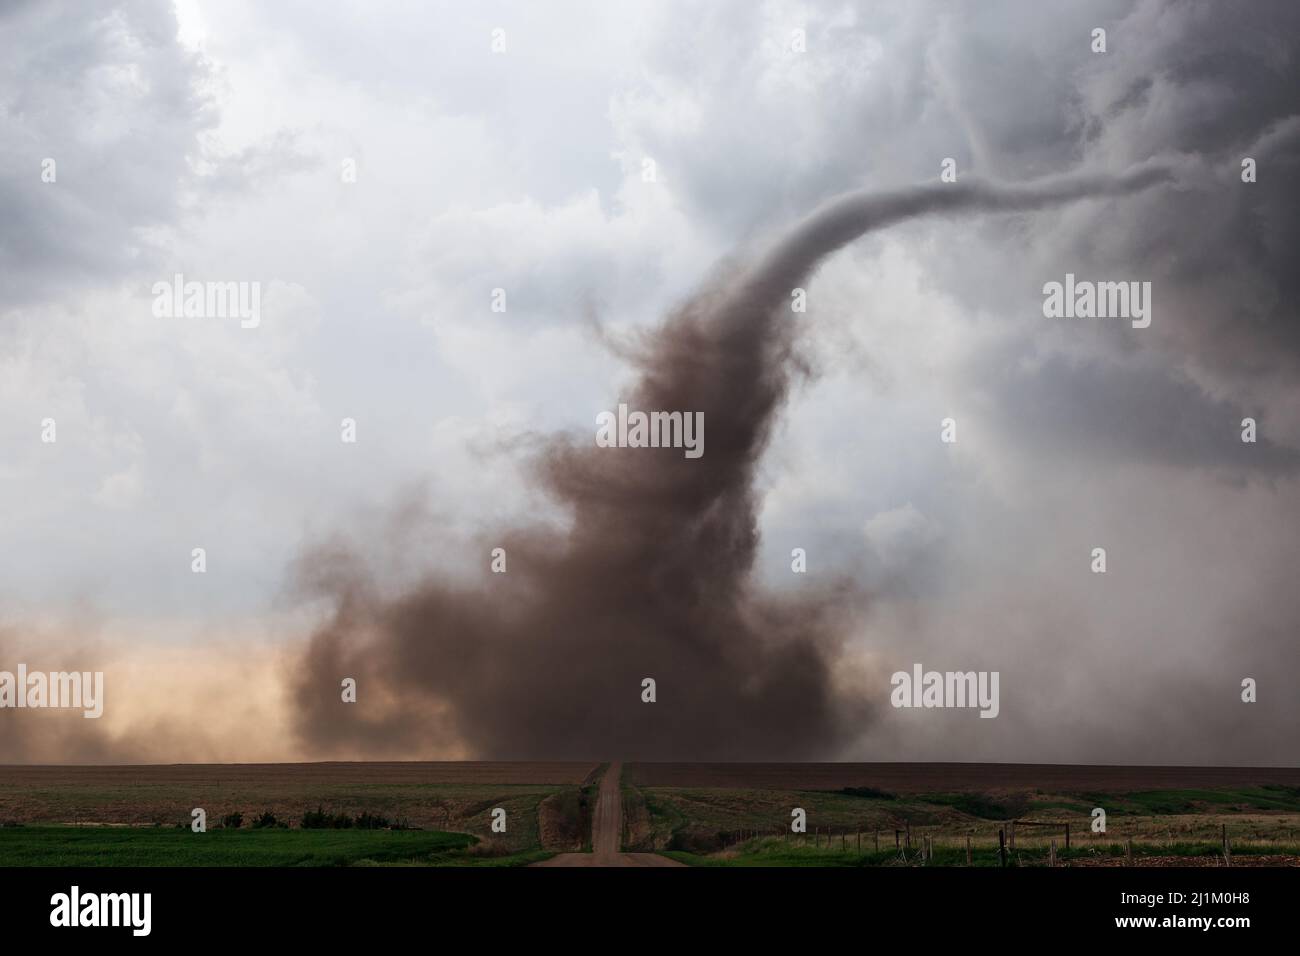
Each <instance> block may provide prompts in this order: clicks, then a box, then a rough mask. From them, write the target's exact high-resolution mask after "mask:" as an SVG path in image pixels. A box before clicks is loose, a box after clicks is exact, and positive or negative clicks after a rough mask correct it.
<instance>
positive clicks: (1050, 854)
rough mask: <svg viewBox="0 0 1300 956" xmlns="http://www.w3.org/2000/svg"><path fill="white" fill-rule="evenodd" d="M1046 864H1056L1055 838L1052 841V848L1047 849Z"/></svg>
mask: <svg viewBox="0 0 1300 956" xmlns="http://www.w3.org/2000/svg"><path fill="white" fill-rule="evenodd" d="M1047 865H1048V866H1056V841H1055V840H1053V841H1052V848H1051V850H1050V851H1048V857H1047Z"/></svg>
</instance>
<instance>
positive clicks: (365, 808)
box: [0, 761, 599, 849]
mask: <svg viewBox="0 0 1300 956" xmlns="http://www.w3.org/2000/svg"><path fill="white" fill-rule="evenodd" d="M598 769H599V765H598V764H595V763H549V762H547V763H542V762H522V761H521V762H496V763H483V762H479V763H414V762H413V763H310V764H216V765H213V764H179V765H172V766H99V767H84V766H83V767H48V766H40V767H38V766H5V767H0V822H11V821H12V822H19V823H74V822H75V823H87V824H127V825H148V824H161V825H172V824H176V823H182V822H186V821H188V820H189V819H190V810H191V809H192V808H193V807H203V808H205V809H206V810H207V811H208V818H209V826H212V825H214V824H215V823H216V822H217V821H218V820H219V819H220V818H221V816H222V815H224V814H226V813H230V812H232V811H235V810H239V811H241V812H243V813H244V816H245V826H248V825H250V823H251V819H252V817H255V816H256V815H258V814H260V813H262V812H263V811H269V812H271V813H273V814H274V815H275V816H276V817H277V818H278V819H280V820H297V819H299V818H300V817H301V815H302V813H303V812H304V811H305V810H308V809H313V808H315V807H316V806H322V807H324V808H326V809H327V810H330V811H331V812H344V813H347V814H349V815H355V814H358V813H361V812H370V813H378V814H381V815H383V816H386V817H388V818H389V819H391V820H395V821H404V822H406V823H409V824H411V825H413V826H418V827H424V828H426V829H448V830H460V831H464V832H469V833H475V834H478V835H480V836H483V837H484V838H486V839H489V840H492V841H493V842H494V843H495V842H500V843H502V844H504V845H506V846H508V847H509V848H512V849H520V848H527V847H529V846H533V845H539V844H540V845H543V846H549V845H550V844H548V843H547V842H546V841H547V840H548V839H553V840H554V841H555V848H557V849H570V848H571V847H572V846H573V845H574V844H575V843H577V844H579V845H580V843H581V840H582V837H581V835H580V833H579V831H581V833H585V824H584V823H583V822H582V821H580V820H578V819H577V817H578V813H579V806H578V799H579V798H578V787H579V785H581V784H583V783H584V782H585V781H586V780H588V779H589V778H592V777H594V775H595V773H596V771H597V770H598ZM559 793H567V794H569V795H570V797H571V799H569V800H567V801H562V800H552V799H549V798H551V797H552V796H553V795H555V794H559ZM548 800H549V802H548V803H547V806H546V810H545V812H543V811H542V810H541V807H540V804H541V803H543V802H546V801H548ZM495 806H501V807H503V808H505V809H506V811H507V813H508V818H509V820H510V821H511V826H510V830H509V836H508V837H506V838H504V839H501V838H499V837H497V836H495V835H494V834H491V833H490V832H489V813H490V811H491V809H492V808H493V807H495ZM570 811H571V812H570ZM569 816H573V817H574V819H572V820H570V819H568V817H569ZM543 826H545V828H546V832H539V831H540V830H541V827H543ZM570 831H572V832H570Z"/></svg>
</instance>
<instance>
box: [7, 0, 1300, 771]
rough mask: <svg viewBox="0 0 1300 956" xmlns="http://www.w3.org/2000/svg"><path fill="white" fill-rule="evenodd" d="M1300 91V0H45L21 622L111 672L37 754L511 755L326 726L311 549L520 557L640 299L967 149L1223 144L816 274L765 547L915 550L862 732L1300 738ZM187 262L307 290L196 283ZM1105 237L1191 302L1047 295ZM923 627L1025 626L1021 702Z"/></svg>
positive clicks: (1122, 163) (23, 380) (28, 93)
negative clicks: (231, 308)
mask: <svg viewBox="0 0 1300 956" xmlns="http://www.w3.org/2000/svg"><path fill="white" fill-rule="evenodd" d="M1098 27H1101V28H1104V29H1105V30H1106V47H1107V48H1106V52H1104V53H1097V52H1093V49H1092V46H1093V42H1094V41H1093V37H1092V32H1093V30H1094V29H1095V28H1098ZM494 31H500V32H499V33H495V34H494ZM796 31H803V34H802V35H803V36H804V37H806V41H804V42H803V43H802V46H803V49H799V48H798V47H800V46H801V43H800V41H799V37H798V35H797V34H796ZM494 38H495V41H496V42H497V45H498V46H500V45H501V44H502V43H503V44H504V49H501V50H494V49H493V44H494ZM1297 90H1300V6H1297V5H1296V4H1294V3H1292V2H1288V0H1278V2H1273V3H1269V2H1257V3H1249V4H1246V3H1242V4H1232V3H1209V2H1203V3H1202V2H1190V0H1188V2H1172V0H1171V2H1096V3H1089V4H1078V3H1067V2H1033V0H1022V2H1007V3H996V2H993V3H979V4H974V3H971V4H955V3H946V2H908V3H906V4H904V3H830V2H828V3H785V2H763V3H754V2H749V0H743V2H742V0H737V2H714V3H707V4H704V3H698V4H690V3H671V2H644V3H634V2H619V3H599V2H592V3H554V4H552V3H547V4H540V3H531V2H516V3H506V2H503V3H468V2H459V3H443V4H422V3H421V4H417V3H396V2H394V3H385V2H372V0H367V2H364V3H361V2H359V3H337V4H330V5H328V6H327V7H322V5H320V4H316V3H306V2H289V0H284V2H276V3H273V4H272V3H262V4H258V3H244V2H222V3H196V2H177V3H175V4H171V3H167V2H163V0H154V2H134V3H132V2H127V3H118V4H106V5H102V6H95V7H93V8H92V7H88V6H87V5H85V4H80V3H75V2H66V3H63V2H40V3H37V2H21V0H19V2H12V0H11V2H7V3H4V4H0V669H10V670H12V669H14V668H15V667H16V665H17V663H18V662H20V661H22V662H25V663H27V664H28V665H29V666H30V667H32V668H47V669H53V668H56V667H69V668H76V669H82V670H94V669H103V670H104V671H105V672H106V681H107V685H108V686H107V701H106V707H105V717H104V718H103V720H101V721H85V720H82V719H81V718H80V717H79V716H78V717H77V718H76V719H75V720H73V719H72V717H71V715H67V714H31V713H28V714H23V715H16V714H14V713H13V712H12V711H3V712H0V727H2V722H6V721H14V722H13V723H12V725H11V726H12V727H13V728H17V732H14V733H7V732H6V733H0V760H2V759H10V760H17V761H27V762H45V761H50V762H53V761H62V760H140V759H150V760H153V759H157V760H232V759H248V760H261V759H309V758H312V757H319V756H331V757H334V756H356V757H366V756H386V757H391V756H405V757H412V758H415V757H437V756H475V755H477V754H475V753H474V751H473V748H472V746H470V745H469V744H468V743H467V742H466V741H464V740H460V741H456V740H448V739H446V738H445V737H438V738H431V739H429V740H427V741H415V742H403V743H401V744H400V746H399V745H396V744H395V745H394V746H395V747H396V749H395V750H389V751H383V752H376V751H374V750H372V749H365V748H361V747H359V746H353V745H352V744H350V743H348V742H346V741H345V742H343V743H341V744H339V745H338V746H333V747H332V746H327V745H325V744H322V742H321V741H320V740H315V739H308V737H309V735H306V736H304V735H302V734H301V733H300V732H299V730H296V729H295V727H296V723H295V716H294V714H293V713H292V711H293V707H294V703H293V699H292V696H291V695H290V694H289V692H288V691H287V690H286V688H287V687H291V686H293V684H294V681H295V679H296V677H295V674H296V671H295V669H296V668H297V667H298V666H299V659H300V654H301V647H302V645H303V642H304V641H305V639H306V638H307V636H308V635H309V634H310V633H311V632H312V630H313V628H314V627H315V626H316V625H317V624H318V623H319V622H320V621H321V620H323V619H325V618H327V617H328V615H329V613H330V607H329V606H328V605H329V602H328V601H322V600H321V598H320V597H319V595H317V594H314V593H312V592H310V591H308V590H304V589H303V588H302V587H300V586H299V585H298V583H297V582H299V581H301V580H302V579H303V578H304V576H306V577H310V576H311V573H312V570H313V569H312V568H310V567H307V568H304V562H308V563H310V562H311V561H315V560H318V556H319V554H320V553H321V547H322V545H323V544H325V545H329V544H330V543H332V542H342V543H346V547H347V548H349V549H351V550H352V551H353V552H355V553H358V554H361V555H364V556H365V559H366V560H368V561H370V562H372V563H373V565H374V566H375V567H377V568H380V569H382V579H383V580H382V588H383V589H384V590H385V591H391V592H393V593H399V592H400V591H401V589H402V588H403V587H404V586H406V585H408V584H410V583H411V582H414V581H417V580H419V579H421V578H423V577H425V576H427V575H439V576H444V577H446V578H448V579H451V580H469V579H474V578H476V577H478V576H480V574H481V572H482V571H484V570H486V566H487V560H488V559H487V556H486V554H485V553H484V552H483V550H482V549H481V548H480V546H479V540H478V535H479V532H480V530H481V529H483V528H485V527H497V526H503V525H509V524H511V523H512V522H527V521H535V520H537V519H538V517H539V516H542V517H543V518H544V519H545V520H553V521H554V522H556V523H557V524H562V523H563V521H564V517H565V516H564V513H563V509H562V508H560V507H558V506H557V505H556V504H555V503H554V502H553V501H550V500H548V498H547V497H546V496H545V495H544V494H543V493H542V492H541V491H540V490H539V489H538V487H537V486H536V485H535V483H533V482H530V481H529V480H528V475H527V469H526V467H525V455H524V454H523V451H522V450H524V449H527V448H529V447H530V446H531V445H532V444H533V443H535V441H536V440H537V438H538V436H544V435H548V434H552V433H555V432H563V433H570V434H572V435H574V436H576V437H575V440H580V441H590V440H591V433H592V431H593V426H594V421H595V416H596V414H597V413H599V412H600V411H602V410H605V409H611V408H614V407H615V406H616V405H617V403H618V402H619V401H620V397H621V395H622V394H623V392H624V390H625V389H626V387H627V385H628V383H629V382H630V381H631V379H632V374H633V373H632V369H631V367H630V365H629V364H628V363H627V361H626V356H625V354H624V352H623V350H621V349H620V347H619V343H625V342H626V341H627V339H628V337H629V336H631V335H633V334H634V333H636V332H638V331H649V330H652V329H653V328H654V327H655V326H656V324H657V322H658V321H659V320H660V319H661V318H662V317H663V316H664V315H665V314H666V313H667V312H668V311H669V310H670V309H671V308H672V307H673V306H674V305H676V304H677V303H679V302H681V301H682V300H683V298H684V297H685V296H687V295H688V294H689V293H690V292H691V290H692V289H694V288H696V287H697V286H698V285H699V283H701V282H702V281H703V280H704V279H705V278H706V277H707V276H708V275H709V274H710V272H711V270H712V269H713V268H714V266H715V265H716V264H717V263H718V261H719V260H721V259H723V258H724V257H727V256H731V255H736V256H738V257H740V258H741V259H742V260H743V259H744V257H745V256H746V255H747V254H748V253H749V251H750V250H752V249H754V248H756V247H759V246H761V244H762V243H763V242H764V241H765V240H767V239H768V238H770V237H771V236H772V235H774V234H775V233H776V232H777V231H778V230H780V229H781V228H782V227H783V226H785V225H787V224H789V223H790V222H791V221H793V220H796V219H798V218H799V217H801V216H802V215H804V214H806V213H807V212H808V211H810V210H811V209H812V208H814V207H815V206H817V205H818V204H820V203H821V202H823V201H825V200H827V199H829V198H831V197H833V196H835V195H837V194H839V193H842V192H844V191H846V190H850V189H856V188H863V187H878V188H892V187H898V186H903V185H908V184H913V183H925V182H932V183H934V184H935V187H936V188H942V184H941V183H940V181H939V178H940V170H941V163H942V161H943V160H944V159H945V158H952V159H955V161H956V169H957V171H958V176H959V179H960V178H961V177H965V176H979V177H982V178H987V179H993V180H999V181H1005V182H1008V183H1015V182H1021V181H1025V180H1028V179H1032V178H1036V177H1039V176H1051V175H1059V174H1065V173H1069V172H1072V171H1077V170H1084V171H1104V172H1122V171H1123V170H1125V169H1127V168H1129V167H1130V166H1132V165H1133V164H1136V163H1141V162H1146V161H1151V160H1157V161H1161V162H1165V163H1168V164H1170V165H1171V166H1173V167H1175V168H1176V169H1178V170H1179V178H1178V185H1177V187H1176V188H1172V189H1162V190H1157V191H1152V192H1150V193H1143V194H1140V195H1135V196H1128V197H1121V198H1111V199H1105V200H1095V201H1089V202H1084V203H1079V204H1074V205H1070V206H1068V207H1063V208H1060V209H1054V210H1050V211H1046V212H1034V213H1025V214H1018V215H1014V216H1006V215H1002V216H994V217H986V218H971V219H965V220H962V221H952V220H946V219H945V220H919V221H917V222H914V223H910V224H904V225H901V226H899V227H897V228H894V229H891V230H889V231H886V232H883V233H880V234H877V235H874V236H872V237H869V238H867V239H864V240H862V241H861V242H858V243H855V244H853V245H852V246H850V247H848V248H846V249H844V250H842V251H840V252H839V253H837V254H836V255H834V256H833V257H832V258H831V259H830V260H829V261H828V262H826V263H825V265H824V267H823V268H822V269H821V270H820V271H819V272H818V273H817V274H816V277H815V279H814V280H813V282H812V283H811V285H810V286H809V289H808V311H807V312H806V313H804V314H792V315H791V316H790V317H789V321H791V322H795V323H798V325H799V326H800V328H799V347H800V354H801V357H802V358H803V359H804V360H805V361H806V363H807V366H808V374H807V375H805V376H801V377H800V379H799V381H798V382H797V384H796V387H795V388H794V391H793V393H792V395H791V397H790V400H789V402H788V404H787V405H786V407H785V408H784V409H783V411H782V414H781V416H780V420H779V423H778V425H777V428H776V431H775V433H774V435H773V438H772V441H771V444H770V446H769V447H768V449H767V451H766V454H765V456H764V458H763V461H762V465H761V468H760V471H759V475H758V479H757V493H758V495H759V500H760V507H759V521H758V532H759V534H760V536H761V537H760V539H759V540H760V544H759V550H758V557H757V562H756V566H755V568H754V572H753V577H754V581H755V586H757V587H762V588H764V589H767V590H770V591H771V592H773V593H776V594H783V593H787V592H790V591H798V590H799V589H801V588H805V587H808V586H809V582H810V581H811V582H813V583H814V584H816V583H820V584H823V585H829V584H833V583H834V582H835V581H838V580H847V581H851V582H852V585H853V588H854V589H855V591H857V592H859V593H860V594H861V595H863V596H865V600H863V601H861V602H855V612H854V624H853V629H852V633H850V634H847V635H846V643H845V646H844V648H843V656H842V658H841V659H840V661H839V662H838V664H837V667H836V680H837V681H838V682H840V683H842V684H843V685H844V687H845V693H847V694H849V695H855V694H860V695H861V698H862V699H863V700H864V701H865V702H866V703H867V704H868V705H869V707H875V705H877V704H878V705H880V706H879V707H878V708H876V709H875V711H874V716H872V717H871V719H870V720H864V721H863V723H862V726H861V732H860V733H859V734H855V735H854V737H853V739H852V740H850V741H848V742H846V743H844V744H843V745H837V750H836V752H835V753H834V754H831V756H836V757H839V758H843V759H864V760H913V759H914V760H936V759H938V760H994V761H1046V762H1055V763H1067V762H1096V763H1222V764H1245V763H1254V764H1295V763H1296V762H1297V760H1298V759H1300V734H1298V733H1297V730H1300V694H1297V692H1296V688H1297V677H1298V676H1300V589H1297V588H1296V586H1295V575H1296V568H1297V567H1300V536H1297V534H1296V527H1297V518H1300V480H1298V479H1300V322H1298V320H1300V316H1298V315H1297V309H1298V307H1300V270H1297V268H1296V261H1297V254H1298V253H1300V234H1298V229H1300V227H1298V226H1297V222H1298V221H1300V220H1298V218H1297V216H1296V210H1297V209H1298V208H1300V188H1298V187H1297V182H1298V177H1300V104H1298V103H1297V99H1296V95H1295V94H1296V91H1297ZM1245 157H1251V158H1253V159H1254V160H1255V161H1256V164H1257V181H1256V182H1253V183H1244V182H1242V177H1241V164H1242V160H1243V158H1245ZM46 159H53V160H54V161H55V167H54V168H55V169H56V176H55V179H54V181H53V182H46V181H43V176H42V173H43V169H44V167H43V161H44V160H46ZM647 160H650V161H652V162H653V164H654V171H655V176H654V179H653V181H650V182H647V181H645V177H644V175H643V174H644V170H645V169H646V161H647ZM345 161H352V162H353V163H354V164H355V170H356V176H355V182H347V181H344V180H345V177H344V176H343V175H341V173H342V170H343V165H344V163H345ZM176 273H183V274H184V275H185V277H186V278H187V279H197V280H212V281H223V282H224V281H237V282H258V283H260V288H261V296H262V299H261V321H260V325H258V326H257V327H256V328H242V327H241V324H240V322H239V320H238V319H237V318H220V317H206V318H183V317H172V318H160V317H158V316H156V315H155V314H154V309H153V299H154V296H153V294H152V292H151V289H152V287H153V285H154V283H156V282H159V281H160V280H161V281H170V279H171V277H172V276H173V275H174V274H176ZM1066 273H1073V274H1075V275H1076V276H1078V277H1079V278H1081V279H1095V280H1125V281H1127V280H1138V281H1146V282H1150V283H1151V284H1152V290H1153V291H1152V307H1153V311H1152V322H1151V325H1150V327H1149V328H1145V329H1140V328H1134V327H1132V325H1131V324H1130V323H1129V322H1128V321H1125V320H1116V319H1049V318H1045V317H1044V314H1043V310H1042V302H1043V295H1042V287H1043V284H1044V283H1046V282H1049V281H1063V280H1064V277H1065V275H1066ZM494 289H504V290H506V294H507V303H508V305H507V308H506V311H504V312H494V311H493V309H492V292H493V290H494ZM949 417H951V418H953V419H955V420H956V422H957V442H956V443H955V444H945V443H943V442H941V441H940V440H939V439H940V422H941V420H942V419H944V418H949ZM1245 417H1252V418H1254V419H1256V420H1257V422H1258V441H1257V442H1255V443H1253V444H1245V443H1243V442H1242V441H1241V422H1242V419H1243V418H1245ZM344 418H352V419H354V420H355V422H356V434H357V441H356V442H355V443H354V444H350V443H345V442H343V441H341V440H340V422H341V420H342V419H344ZM45 419H54V420H55V422H56V423H57V441H56V442H53V443H50V442H44V441H42V422H43V420H45ZM707 454H708V452H707V451H706V455H707ZM340 546H343V545H340ZM196 547H202V548H204V549H206V554H207V571H206V573H204V574H194V573H192V570H191V551H192V549H194V548H196ZM794 547H802V548H805V549H806V550H807V553H808V574H807V576H806V577H800V576H798V575H794V574H792V573H791V570H790V552H791V549H792V548H794ZM1097 547H1104V548H1105V549H1106V552H1107V565H1108V567H1107V572H1106V573H1105V574H1095V573H1093V572H1092V570H1091V567H1090V565H1091V563H1092V550H1093V549H1094V548H1097ZM362 626H363V627H364V625H362ZM914 662H920V663H922V664H924V665H925V666H926V667H927V668H933V669H938V670H972V669H974V670H996V671H999V672H1000V673H1001V708H1000V710H1001V712H1000V714H999V717H998V718H997V719H995V720H980V719H971V718H973V717H974V716H975V715H974V714H973V713H971V712H969V711H965V712H962V711H950V712H913V711H908V710H893V709H891V708H889V707H888V706H887V705H885V702H886V701H887V698H888V693H889V689H890V688H889V684H888V675H889V674H890V673H891V672H893V671H895V670H899V669H910V668H911V665H912V664H913V663H914ZM1244 678H1254V679H1256V680H1257V681H1258V702H1256V703H1253V704H1246V703H1243V702H1242V701H1241V683H1242V680H1243V679H1244ZM661 706H670V704H668V703H664V704H663V705H661ZM19 717H21V718H22V722H21V723H18V722H17V719H18V718H19ZM65 718H67V719H65ZM548 755H549V754H539V755H538V756H548ZM594 756H602V757H603V758H605V759H611V758H613V759H617V758H619V757H622V756H624V755H621V754H610V755H594ZM808 756H809V758H812V757H814V756H818V757H820V756H827V754H826V753H825V747H824V746H822V744H821V743H820V742H818V741H810V742H809V748H808Z"/></svg>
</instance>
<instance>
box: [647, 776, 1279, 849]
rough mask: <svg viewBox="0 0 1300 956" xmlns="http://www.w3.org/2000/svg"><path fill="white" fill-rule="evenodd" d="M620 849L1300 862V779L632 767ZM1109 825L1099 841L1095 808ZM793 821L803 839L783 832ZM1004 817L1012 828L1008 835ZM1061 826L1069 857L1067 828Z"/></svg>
mask: <svg viewBox="0 0 1300 956" xmlns="http://www.w3.org/2000/svg"><path fill="white" fill-rule="evenodd" d="M623 780H624V788H625V794H624V805H625V807H626V810H625V827H626V832H625V841H626V843H627V845H628V847H629V849H636V850H642V851H650V850H656V851H660V852H666V853H667V854H668V855H669V856H671V857H673V858H674V859H678V860H680V861H681V862H687V863H691V864H693V865H726V866H862V865H898V864H902V865H906V864H911V863H918V862H926V863H929V864H931V865H943V864H945V863H947V864H953V865H965V864H966V861H967V858H968V857H967V844H968V841H969V846H970V856H969V859H970V862H971V864H972V865H976V866H978V865H1001V864H1002V862H1003V857H1002V856H1000V853H999V846H1000V843H1001V842H1002V841H1007V842H1008V843H1009V848H1008V853H1007V855H1006V857H1005V859H1006V861H1007V863H1008V864H1009V865H1038V864H1046V863H1048V862H1050V861H1051V859H1052V853H1053V851H1052V843H1053V841H1055V843H1056V848H1055V858H1056V860H1057V862H1060V863H1065V862H1069V863H1070V864H1071V865H1134V866H1142V865H1162V863H1163V864H1164V865H1169V864H1168V860H1169V859H1173V860H1177V861H1179V862H1180V863H1182V864H1186V865H1199V861H1210V862H1214V861H1218V862H1219V863H1220V864H1221V863H1222V860H1223V852H1222V850H1223V841H1224V838H1225V837H1226V838H1227V840H1228V846H1229V852H1230V854H1231V855H1232V858H1233V862H1234V865H1251V864H1252V863H1257V862H1267V863H1269V864H1272V865H1294V864H1296V863H1300V771H1296V770H1293V769H1249V768H1177V767H1066V766H1030V765H973V764H918V765H907V764H790V765H779V764H749V765H745V764H714V765H710V764H631V765H629V767H628V769H627V772H626V773H625V774H624V778H623ZM1098 807H1100V808H1102V809H1103V810H1104V811H1105V814H1106V830H1105V832H1104V833H1100V832H1094V830H1093V826H1092V824H1093V821H1094V816H1093V811H1094V809H1095V808H1098ZM795 808H800V809H802V810H803V811H804V813H805V815H806V821H807V824H806V825H807V832H806V833H804V834H798V833H791V832H790V826H791V813H792V810H794V809H795ZM1013 821H1014V824H1013ZM1067 824H1068V826H1069V830H1070V837H1071V839H1070V847H1069V848H1068V850H1067V848H1066V846H1065V843H1066V837H1065V830H1066V825H1067Z"/></svg>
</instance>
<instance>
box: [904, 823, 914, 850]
mask: <svg viewBox="0 0 1300 956" xmlns="http://www.w3.org/2000/svg"><path fill="white" fill-rule="evenodd" d="M903 826H905V827H907V831H906V837H907V848H908V849H909V850H910V849H912V821H911V820H904V821H903Z"/></svg>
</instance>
